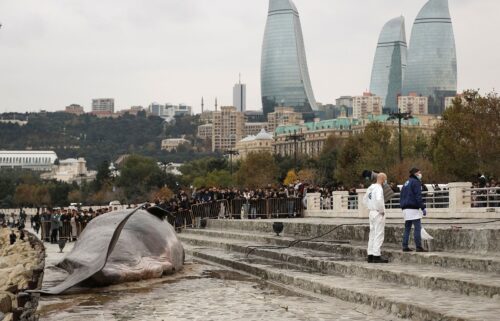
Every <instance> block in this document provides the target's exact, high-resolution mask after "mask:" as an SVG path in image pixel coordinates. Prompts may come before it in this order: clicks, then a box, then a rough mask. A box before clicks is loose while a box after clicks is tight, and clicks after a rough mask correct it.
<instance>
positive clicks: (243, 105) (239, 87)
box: [233, 81, 247, 112]
mask: <svg viewBox="0 0 500 321" xmlns="http://www.w3.org/2000/svg"><path fill="white" fill-rule="evenodd" d="M233 105H234V107H236V110H237V111H240V112H245V111H246V110H247V85H245V84H242V83H241V81H240V82H239V83H237V84H236V85H234V87H233Z"/></svg>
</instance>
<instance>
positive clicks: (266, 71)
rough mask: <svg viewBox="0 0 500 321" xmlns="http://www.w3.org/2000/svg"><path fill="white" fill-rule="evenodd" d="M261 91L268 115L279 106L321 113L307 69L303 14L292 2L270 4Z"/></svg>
mask: <svg viewBox="0 0 500 321" xmlns="http://www.w3.org/2000/svg"><path fill="white" fill-rule="evenodd" d="M261 91H262V106H263V110H264V114H265V115H267V114H268V113H271V112H273V111H274V108H275V107H277V106H286V107H294V108H295V111H297V112H301V113H306V114H307V113H312V111H313V110H317V109H318V108H317V105H316V100H315V99H314V94H313V91H312V87H311V80H310V78H309V71H308V69H307V61H306V51H305V48H304V39H303V36H302V27H301V25H300V19H299V13H298V11H297V8H296V7H295V5H294V4H293V2H292V1H291V0H270V1H269V14H268V18H267V23H266V31H265V34H264V43H263V45H262V61H261Z"/></svg>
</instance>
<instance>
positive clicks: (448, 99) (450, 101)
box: [444, 94, 467, 110]
mask: <svg viewBox="0 0 500 321" xmlns="http://www.w3.org/2000/svg"><path fill="white" fill-rule="evenodd" d="M455 99H461V100H462V104H464V105H465V104H467V101H466V100H465V98H464V96H463V95H460V94H459V95H456V96H455V97H445V99H444V109H445V110H446V109H448V108H450V107H453V102H454V101H455Z"/></svg>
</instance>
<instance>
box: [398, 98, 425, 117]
mask: <svg viewBox="0 0 500 321" xmlns="http://www.w3.org/2000/svg"><path fill="white" fill-rule="evenodd" d="M398 108H399V111H400V112H402V113H411V114H412V115H427V114H428V113H429V99H428V98H427V97H426V96H418V95H417V94H416V93H410V94H409V95H408V96H399V97H398Z"/></svg>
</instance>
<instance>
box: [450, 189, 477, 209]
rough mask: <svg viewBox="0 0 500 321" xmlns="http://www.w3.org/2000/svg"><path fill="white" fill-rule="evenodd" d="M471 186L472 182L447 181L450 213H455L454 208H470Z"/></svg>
mask: <svg viewBox="0 0 500 321" xmlns="http://www.w3.org/2000/svg"><path fill="white" fill-rule="evenodd" d="M471 188H472V183H463V182H459V183H449V184H448V189H449V196H450V209H449V211H450V214H453V213H455V211H456V210H459V209H465V208H471V207H472V204H471V201H472V199H471Z"/></svg>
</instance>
